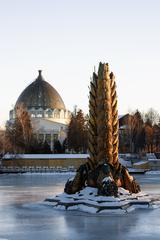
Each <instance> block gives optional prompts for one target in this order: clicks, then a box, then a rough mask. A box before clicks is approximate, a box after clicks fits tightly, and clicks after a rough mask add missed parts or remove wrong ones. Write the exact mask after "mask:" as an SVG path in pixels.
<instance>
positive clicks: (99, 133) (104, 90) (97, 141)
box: [89, 63, 118, 168]
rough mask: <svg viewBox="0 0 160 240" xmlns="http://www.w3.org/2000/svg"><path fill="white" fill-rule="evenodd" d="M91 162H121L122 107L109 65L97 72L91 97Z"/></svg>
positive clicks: (94, 74) (91, 88)
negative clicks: (119, 142) (119, 132)
mask: <svg viewBox="0 0 160 240" xmlns="http://www.w3.org/2000/svg"><path fill="white" fill-rule="evenodd" d="M89 109H90V110H89V154H90V161H89V162H91V163H90V164H91V165H92V166H93V168H96V167H97V165H98V164H99V163H104V162H106V163H110V164H112V165H117V163H118V110H117V94H116V84H115V77H114V75H113V73H110V72H109V66H108V64H102V63H100V64H99V70H98V76H97V75H96V73H93V78H92V81H91V86H90V99H89Z"/></svg>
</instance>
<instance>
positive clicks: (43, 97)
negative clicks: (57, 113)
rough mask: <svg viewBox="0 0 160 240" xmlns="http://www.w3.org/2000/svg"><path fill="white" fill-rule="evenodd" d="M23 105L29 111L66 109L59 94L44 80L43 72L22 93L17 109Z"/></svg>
mask: <svg viewBox="0 0 160 240" xmlns="http://www.w3.org/2000/svg"><path fill="white" fill-rule="evenodd" d="M21 104H23V105H24V106H25V107H26V108H27V109H31V108H36V109H38V108H43V109H47V108H51V109H66V108H65V105H64V102H63V100H62V98H61V96H60V95H59V93H58V92H57V91H56V90H55V89H54V88H53V87H52V86H51V85H50V84H49V83H48V82H46V81H45V80H44V79H43V77H42V74H41V70H39V75H38V77H37V79H36V80H35V81H34V82H32V83H31V84H30V85H29V86H28V87H27V88H25V89H24V91H23V92H22V93H21V95H20V96H19V98H18V100H17V102H16V105H15V107H17V106H18V105H21Z"/></svg>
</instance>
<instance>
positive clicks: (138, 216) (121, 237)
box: [0, 174, 160, 240]
mask: <svg viewBox="0 0 160 240" xmlns="http://www.w3.org/2000/svg"><path fill="white" fill-rule="evenodd" d="M68 177H69V175H60V174H59V175H0V240H6V239H8V240H24V239H25V240H32V239H35V240H36V239H37V240H82V239H83V240H88V239H91V240H97V239H108V240H112V239H114V240H115V239H117V240H125V239H126V240H128V239H134V240H142V239H143V240H152V239H153V240H154V239H157V240H159V239H160V209H156V210H145V209H144V210H136V211H134V212H131V213H129V214H126V215H114V216H113V215H111V216H95V215H89V214H84V213H79V212H65V211H56V210H53V209H52V208H51V207H48V206H45V205H43V200H44V199H45V198H46V197H48V196H52V195H54V194H56V193H60V192H62V191H63V188H64V184H65V182H66V180H67V178H68ZM136 179H137V180H138V181H139V182H140V184H141V187H142V190H144V191H145V192H149V193H153V194H155V193H159V191H160V175H137V176H136Z"/></svg>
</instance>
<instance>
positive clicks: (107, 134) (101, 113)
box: [64, 62, 140, 196]
mask: <svg viewBox="0 0 160 240" xmlns="http://www.w3.org/2000/svg"><path fill="white" fill-rule="evenodd" d="M88 136H89V147H88V151H89V158H88V161H87V162H86V163H85V164H83V165H81V166H80V167H79V169H78V170H77V174H76V176H75V178H74V179H72V180H68V182H67V183H66V185H65V189H64V191H65V192H66V193H69V194H72V193H75V192H77V191H79V190H81V189H82V188H84V187H85V186H90V187H96V188H98V194H100V195H106V196H117V194H118V187H123V188H125V189H127V190H129V191H130V192H131V193H137V192H139V191H140V187H139V185H138V183H137V182H136V181H135V180H134V178H133V177H132V176H130V174H129V173H128V170H127V169H126V168H125V167H124V166H122V165H121V164H120V163H119V159H118V144H119V140H118V139H119V124H118V108H117V93H116V84H115V77H114V74H113V73H112V72H111V73H110V71H109V65H108V63H101V62H100V64H99V69H98V74H96V73H95V72H94V73H93V77H92V81H91V84H90V93H89V133H88ZM106 177H107V178H106ZM108 177H110V179H112V181H111V182H105V184H104V179H108Z"/></svg>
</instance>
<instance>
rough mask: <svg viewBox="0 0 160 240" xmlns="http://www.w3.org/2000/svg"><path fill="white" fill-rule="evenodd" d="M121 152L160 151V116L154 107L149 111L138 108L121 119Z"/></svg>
mask: <svg viewBox="0 0 160 240" xmlns="http://www.w3.org/2000/svg"><path fill="white" fill-rule="evenodd" d="M119 123H120V130H119V132H120V133H119V151H120V152H121V153H126V152H130V153H147V152H160V116H159V114H158V112H157V111H155V110H154V109H152V108H151V109H149V111H148V112H147V113H141V112H140V111H138V110H136V111H135V112H133V113H131V114H126V115H125V116H124V117H122V118H121V119H120V120H119Z"/></svg>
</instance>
